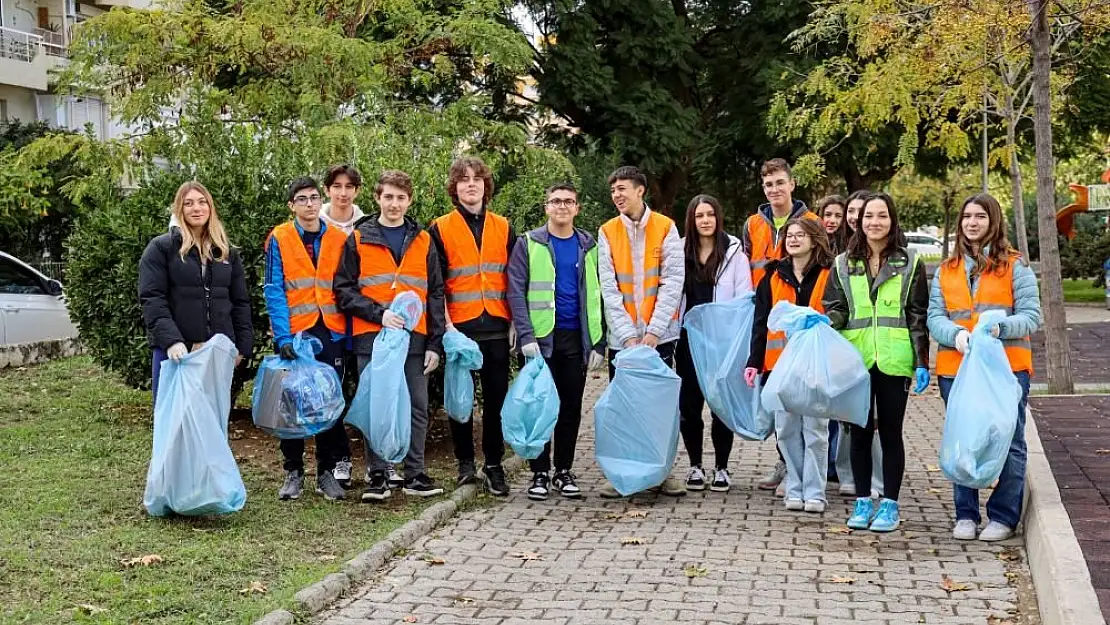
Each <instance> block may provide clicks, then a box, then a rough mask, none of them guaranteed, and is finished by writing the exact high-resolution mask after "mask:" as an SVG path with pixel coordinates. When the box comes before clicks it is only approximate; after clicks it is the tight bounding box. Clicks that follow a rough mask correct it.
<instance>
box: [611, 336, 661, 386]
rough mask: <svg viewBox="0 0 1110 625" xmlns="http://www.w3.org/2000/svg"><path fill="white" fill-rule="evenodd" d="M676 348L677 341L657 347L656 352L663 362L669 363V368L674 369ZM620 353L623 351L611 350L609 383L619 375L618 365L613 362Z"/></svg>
mask: <svg viewBox="0 0 1110 625" xmlns="http://www.w3.org/2000/svg"><path fill="white" fill-rule="evenodd" d="M674 346H675V341H671V342H669V343H662V344H659V345H656V346H655V351H656V352H658V353H659V357H660V358H662V359H663V362H665V363H667V366H668V367H673V366H674ZM619 353H621V350H619V349H617V350H614V349H613V348H612V347H610V348H609V381H610V382H612V381H613V376H615V375H616V374H617V367H616V365H614V364H613V361H614V360H616V358H617V354H619Z"/></svg>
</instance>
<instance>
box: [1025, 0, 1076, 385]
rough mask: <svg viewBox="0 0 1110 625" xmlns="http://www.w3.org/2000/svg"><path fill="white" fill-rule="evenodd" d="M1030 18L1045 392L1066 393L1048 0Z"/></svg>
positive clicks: (1032, 5) (1037, 2)
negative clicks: (1046, 363) (1057, 233)
mask: <svg viewBox="0 0 1110 625" xmlns="http://www.w3.org/2000/svg"><path fill="white" fill-rule="evenodd" d="M1027 6H1028V8H1029V12H1030V15H1031V16H1032V19H1033V28H1032V34H1031V36H1030V38H1029V42H1030V45H1031V47H1032V52H1033V104H1034V115H1033V133H1034V136H1035V137H1036V148H1037V234H1038V235H1039V237H1040V245H1041V258H1040V262H1041V308H1042V309H1043V310H1044V319H1045V324H1044V329H1045V353H1046V356H1047V361H1048V367H1047V368H1048V390H1049V392H1050V393H1054V394H1071V393H1074V392H1075V384H1074V383H1073V381H1072V376H1071V354H1070V352H1069V347H1068V331H1067V324H1066V320H1065V310H1064V284H1063V281H1062V280H1061V276H1060V249H1059V244H1058V242H1057V239H1056V178H1055V171H1054V169H1055V164H1054V163H1053V155H1052V93H1051V88H1050V80H1051V76H1052V57H1051V50H1050V48H1051V46H1052V36H1051V33H1050V32H1049V27H1048V0H1028V5H1027Z"/></svg>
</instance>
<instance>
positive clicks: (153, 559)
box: [119, 553, 165, 569]
mask: <svg viewBox="0 0 1110 625" xmlns="http://www.w3.org/2000/svg"><path fill="white" fill-rule="evenodd" d="M163 562H165V560H164V559H163V558H162V556H160V555H158V554H156V553H152V554H149V555H145V556H139V557H137V558H124V559H123V560H120V561H119V563H120V564H122V565H123V568H125V569H129V568H131V567H135V566H153V565H155V564H161V563H163Z"/></svg>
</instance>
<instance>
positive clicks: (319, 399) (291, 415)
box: [251, 332, 346, 438]
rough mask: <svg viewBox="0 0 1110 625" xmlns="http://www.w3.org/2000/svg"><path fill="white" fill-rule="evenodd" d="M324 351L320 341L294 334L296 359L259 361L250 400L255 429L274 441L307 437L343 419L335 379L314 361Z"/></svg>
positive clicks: (339, 389)
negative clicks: (273, 437) (275, 439)
mask: <svg viewBox="0 0 1110 625" xmlns="http://www.w3.org/2000/svg"><path fill="white" fill-rule="evenodd" d="M323 349H324V346H323V344H321V343H320V340H319V339H317V338H316V337H314V336H311V335H306V334H304V333H303V332H298V333H297V335H296V336H294V337H293V350H294V351H295V352H297V357H296V359H294V360H283V359H282V358H281V356H277V355H272V356H267V357H265V358H263V359H262V364H261V365H259V367H258V374H257V375H256V376H255V377H254V392H253V393H252V396H251V400H252V401H251V416H252V417H253V418H254V424H255V426H257V427H258V429H260V430H262V431H264V432H266V433H268V434H272V435H274V436H276V437H278V438H308V437H310V436H315V435H316V434H319V433H320V432H323V431H324V430H327V429H328V428H330V427H331V426H333V425H335V422H336V421H338V420H339V418H340V417H341V416H343V408H344V407H345V406H346V402H345V401H344V399H343V386H342V383H341V382H340V381H339V374H337V373H336V372H335V368H334V367H331V366H329V365H326V364H324V363H322V362H319V361H317V360H316V357H315V356H316V354H319V353H320V351H321V350H323Z"/></svg>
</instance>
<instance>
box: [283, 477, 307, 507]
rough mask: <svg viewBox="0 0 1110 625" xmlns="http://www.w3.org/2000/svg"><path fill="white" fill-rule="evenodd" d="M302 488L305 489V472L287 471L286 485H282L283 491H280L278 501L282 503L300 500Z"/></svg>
mask: <svg viewBox="0 0 1110 625" xmlns="http://www.w3.org/2000/svg"><path fill="white" fill-rule="evenodd" d="M302 488H304V472H303V471H286V472H285V483H283V484H282V485H281V490H279V491H278V499H281V500H282V501H286V500H289V499H300V498H301V489H302Z"/></svg>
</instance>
